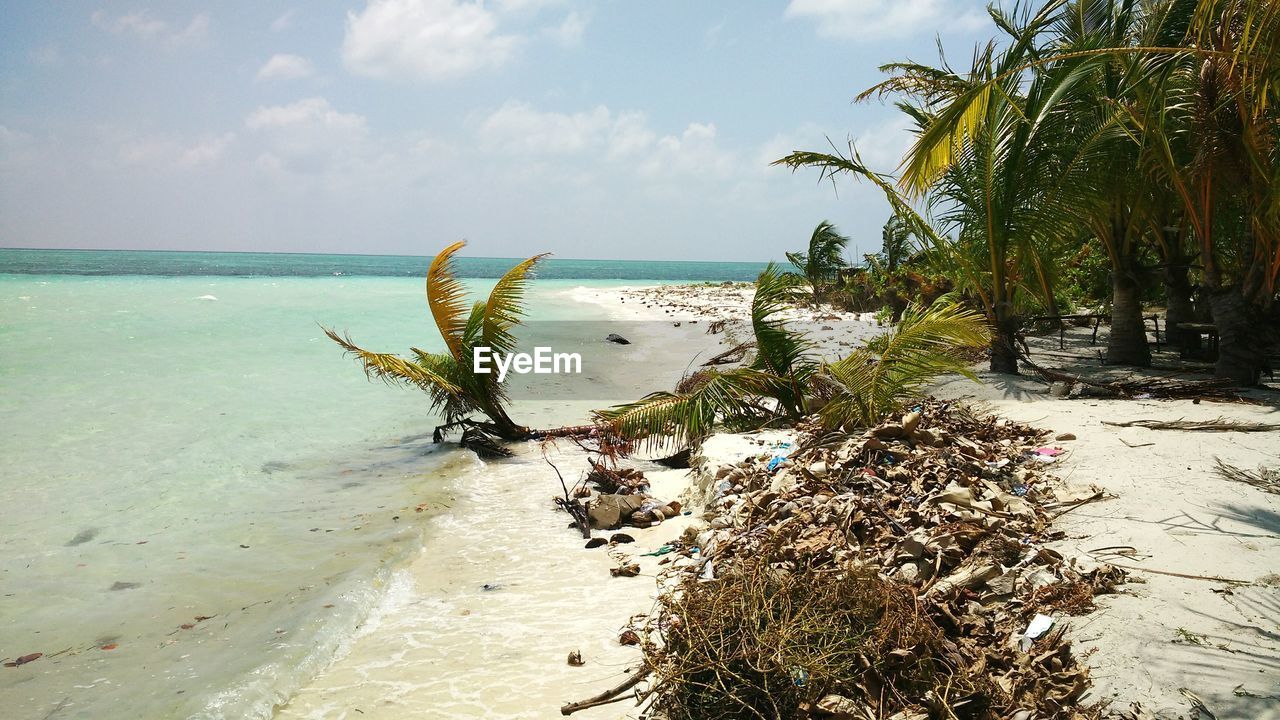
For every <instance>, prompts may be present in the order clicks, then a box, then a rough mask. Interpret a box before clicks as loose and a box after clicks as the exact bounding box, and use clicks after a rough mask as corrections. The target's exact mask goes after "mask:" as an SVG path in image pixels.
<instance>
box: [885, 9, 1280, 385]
mask: <svg viewBox="0 0 1280 720" xmlns="http://www.w3.org/2000/svg"><path fill="white" fill-rule="evenodd" d="M1093 5H1096V4H1093V3H1084V2H1077V3H1074V4H1073V3H1068V2H1066V1H1065V0H1053V1H1052V2H1049V3H1048V4H1047V5H1045V6H1044V7H1042V8H1041V9H1040V10H1039V11H1037V12H1036V13H1034V14H1031V13H1027V17H1028V21H1027V22H1016V23H1015V22H1012V21H1013V20H1014V18H1011V17H1009V16H1007V15H1005V14H1003V13H999V12H996V11H993V12H992V16H993V18H994V19H995V20H996V24H997V26H999V27H1001V28H1002V29H1004V30H1005V31H1006V32H1008V33H1009V34H1010V36H1011V38H1012V40H1011V42H1010V44H1009V46H1008V48H1007V49H1006V50H1004V51H1003V52H1002V53H1001V54H1000V61H999V62H996V63H975V72H973V73H970V74H969V75H968V76H963V77H962V76H957V75H955V74H954V73H950V72H948V71H945V70H938V69H934V68H928V67H925V66H917V65H910V64H904V65H893V66H889V69H890V70H891V71H892V72H893V74H894V77H893V78H891V80H889V81H888V82H886V83H884V84H882V85H881V86H878V87H879V88H881V89H889V90H893V91H896V92H902V93H906V94H908V95H914V96H917V97H920V98H923V103H922V107H921V108H920V109H919V112H918V114H920V115H922V116H923V117H924V118H925V122H922V123H921V127H922V129H921V132H920V133H919V134H918V136H917V139H916V143H915V145H914V146H913V147H912V149H911V150H910V152H909V153H908V155H907V157H906V159H905V160H904V163H903V168H902V179H901V183H902V186H903V188H904V189H905V190H907V191H908V193H909V194H912V195H915V196H917V197H919V196H923V195H925V194H926V193H928V192H929V191H930V190H932V189H934V186H935V184H936V183H938V182H940V181H941V179H942V178H944V177H945V176H946V175H947V174H949V173H951V172H953V171H954V169H955V168H956V167H957V166H958V165H959V164H960V163H961V159H962V158H963V157H964V155H965V154H966V153H971V152H973V151H974V148H975V147H979V146H980V145H981V142H982V137H983V136H984V135H985V136H987V137H990V138H999V137H1001V132H1002V129H1001V127H1000V125H1001V123H1005V122H1008V120H1009V117H1008V115H1009V114H1008V113H1004V112H999V108H1000V107H1001V106H1004V105H1012V106H1013V107H1014V108H1015V109H1016V110H1018V111H1019V112H1017V113H1014V114H1017V115H1022V116H1023V117H1024V118H1025V119H1026V120H1027V121H1028V122H1027V126H1028V127H1027V128H1026V131H1027V132H1034V134H1040V132H1039V130H1040V129H1042V128H1044V129H1047V127H1048V126H1054V125H1056V126H1057V127H1059V128H1062V127H1070V125H1071V124H1070V123H1062V122H1052V118H1053V117H1054V115H1053V114H1050V115H1045V114H1043V113H1040V112H1037V111H1036V109H1035V108H1034V107H1032V106H1030V105H1028V107H1027V108H1023V104H1024V103H1023V101H1022V100H1021V99H1020V98H1019V95H1020V93H1019V92H1018V91H1019V90H1020V89H1021V87H1022V85H1023V84H1024V83H1027V84H1028V85H1029V87H1028V89H1027V92H1026V100H1027V101H1030V100H1032V99H1033V97H1034V96H1035V94H1036V91H1035V86H1036V84H1037V83H1041V84H1046V87H1050V86H1056V88H1057V89H1056V90H1055V92H1054V93H1050V94H1049V95H1045V96H1044V97H1045V98H1047V99H1049V100H1050V101H1051V102H1048V103H1042V105H1043V109H1051V108H1052V107H1054V106H1057V105H1059V104H1060V101H1061V100H1064V99H1068V98H1069V97H1070V93H1071V90H1072V87H1073V86H1085V85H1087V78H1088V77H1089V76H1090V75H1092V74H1093V73H1094V71H1095V70H1096V69H1097V67H1098V60H1099V59H1102V60H1103V62H1104V63H1105V62H1111V61H1114V60H1115V59H1117V58H1121V57H1137V58H1145V59H1158V60H1159V61H1160V62H1161V63H1163V64H1166V65H1168V66H1169V67H1172V68H1173V71H1171V72H1165V71H1161V73H1160V74H1159V76H1158V77H1159V79H1160V84H1159V86H1158V88H1157V90H1158V92H1157V93H1155V95H1154V97H1155V99H1156V102H1153V103H1151V104H1149V105H1148V106H1146V107H1142V108H1139V109H1138V110H1139V111H1136V112H1130V113H1128V114H1129V115H1130V117H1131V118H1132V119H1134V120H1135V121H1136V122H1135V123H1134V126H1135V127H1136V128H1137V129H1138V131H1139V132H1140V133H1141V135H1142V139H1141V143H1142V145H1143V147H1144V149H1145V150H1146V151H1147V152H1149V153H1150V156H1151V157H1155V158H1157V159H1158V160H1159V165H1160V166H1161V167H1160V170H1159V172H1160V173H1161V174H1162V175H1163V179H1164V181H1165V182H1167V185H1168V187H1170V188H1172V191H1173V192H1174V193H1175V194H1176V196H1177V197H1178V199H1179V200H1180V202H1181V205H1182V208H1181V209H1182V212H1181V216H1182V219H1183V221H1184V222H1185V224H1186V226H1187V227H1188V228H1190V230H1191V234H1192V235H1193V236H1194V237H1195V238H1196V240H1197V241H1198V243H1199V256H1200V264H1201V266H1202V268H1203V270H1202V272H1201V276H1202V284H1203V286H1204V288H1205V290H1206V294H1207V296H1208V299H1209V304H1210V307H1211V311H1212V314H1213V318H1214V322H1215V324H1216V325H1217V328H1218V332H1219V335H1220V338H1221V352H1220V355H1219V358H1218V364H1217V367H1216V368H1215V373H1216V374H1217V375H1218V376H1219V377H1223V378H1228V379H1232V380H1234V381H1236V382H1239V383H1243V384H1250V383H1254V382H1256V381H1257V379H1258V374H1259V370H1260V368H1261V366H1262V362H1263V359H1264V349H1263V344H1264V342H1265V341H1267V340H1270V339H1271V338H1272V336H1274V335H1275V333H1276V331H1277V330H1276V327H1275V324H1276V321H1275V319H1274V317H1272V318H1271V319H1270V320H1268V316H1269V314H1270V315H1274V308H1275V300H1276V291H1277V281H1278V279H1280V190H1278V189H1277V185H1278V184H1280V183H1278V181H1280V142H1277V138H1278V137H1280V122H1278V120H1277V105H1278V103H1280V97H1278V96H1280V4H1278V3H1276V2H1274V0H1163V1H1157V2H1150V3H1145V4H1144V5H1143V7H1142V13H1143V22H1145V23H1146V24H1147V25H1149V26H1153V27H1156V28H1157V29H1158V30H1159V32H1156V33H1154V34H1144V35H1140V36H1139V38H1138V39H1137V40H1135V41H1134V42H1133V43H1132V44H1127V45H1124V46H1115V45H1117V44H1108V45H1102V46H1097V47H1080V48H1066V49H1064V48H1061V47H1058V46H1055V45H1054V44H1053V42H1048V43H1046V42H1044V40H1045V39H1048V40H1050V41H1053V40H1056V38H1054V37H1053V36H1052V34H1047V33H1046V31H1047V30H1048V29H1049V27H1048V23H1050V22H1053V21H1055V20H1054V19H1055V18H1061V17H1062V14H1063V13H1064V12H1068V13H1069V12H1073V11H1075V12H1081V11H1086V12H1087V11H1088V10H1089V7H1090V6H1093ZM1180 27H1182V28H1186V31H1185V33H1181V34H1179V33H1177V32H1174V31H1175V30H1176V29H1178V28H1180ZM989 47H990V46H988V48H989ZM979 55H980V56H981V55H990V51H989V50H988V51H987V52H980V53H979ZM1055 78H1056V80H1055ZM873 90H874V89H873ZM1058 91H1061V94H1055V93H1057V92H1058ZM993 108H995V109H996V111H994V112H993ZM1027 110H1031V112H1027ZM1125 110H1128V109H1127V108H1125ZM1062 116H1063V115H1058V117H1062ZM1077 130H1078V129H1077ZM1076 134H1077V136H1079V133H1078V132H1077V133H1076ZM1084 136H1085V137H1088V136H1089V133H1085V134H1084ZM1009 139H1011V140H1014V141H1015V143H1016V144H1015V146H999V145H997V146H999V147H1010V149H1011V150H1012V151H1013V153H1014V154H1015V155H1016V154H1020V153H1022V152H1023V147H1027V148H1028V149H1029V146H1021V143H1017V142H1016V137H1010V138H1009ZM1035 142H1036V143H1037V144H1040V143H1041V139H1040V138H1037V139H1036V140H1035ZM979 150H980V147H979ZM1084 157H1090V158H1092V159H1090V160H1089V161H1088V162H1081V163H1075V162H1068V163H1067V164H1066V165H1064V166H1059V167H1066V168H1078V169H1080V170H1082V171H1088V170H1089V169H1094V170H1096V169H1097V168H1098V167H1099V164H1100V163H1099V161H1098V157H1097V155H1096V153H1088V154H1087V155H1085V156H1084ZM1101 165H1102V166H1103V167H1105V163H1102V164H1101ZM1052 169H1053V165H1052V164H1048V163H1027V164H1025V165H1024V167H1023V170H1025V171H1026V172H1027V173H1029V176H1028V177H1035V176H1036V174H1038V173H1043V172H1045V171H1052ZM1095 177H1096V175H1095ZM1084 187H1089V186H1087V185H1085V186H1084ZM1093 196H1094V199H1095V200H1096V199H1098V198H1099V197H1106V195H1105V193H1103V192H1098V191H1097V190H1096V189H1095V190H1094V192H1093ZM1081 199H1082V200H1083V199H1084V198H1083V197H1082V198H1081ZM993 207H994V205H993ZM987 219H988V220H992V221H995V220H997V219H998V218H996V217H994V216H993V217H989V218H987ZM1064 221H1065V222H1066V223H1067V225H1065V226H1062V227H1066V226H1069V225H1070V219H1066V218H1064ZM1127 224H1128V223H1127V222H1126V225H1127ZM993 227H994V223H993ZM994 229H995V230H996V231H997V232H992V233H989V234H990V236H991V238H993V239H994V242H990V243H989V249H990V250H991V253H990V254H991V257H992V272H991V275H992V277H993V278H996V277H997V276H998V275H999V271H998V270H997V265H998V264H999V263H998V260H999V258H1000V256H1002V255H1003V254H1004V253H1002V247H1005V246H1006V243H1005V242H1004V241H1003V240H1000V239H999V238H998V235H999V232H998V231H999V230H1000V229H999V228H994ZM1000 285H1001V283H998V282H995V283H992V288H991V289H992V293H991V295H992V300H993V301H995V304H996V306H997V307H999V304H1000V302H999V301H1000V300H1001V299H1002V298H998V297H997V296H999V295H1001V293H999V292H998V288H999V286H1000ZM1004 294H1005V295H1006V296H1007V295H1008V293H1004ZM997 330H998V336H1000V335H1003V331H1002V330H1001V329H1000V328H999V327H998V328H997ZM1000 344H1003V343H1002V342H1001V341H997V343H996V345H1000ZM994 349H996V348H994V347H993V350H994ZM993 366H994V363H993Z"/></svg>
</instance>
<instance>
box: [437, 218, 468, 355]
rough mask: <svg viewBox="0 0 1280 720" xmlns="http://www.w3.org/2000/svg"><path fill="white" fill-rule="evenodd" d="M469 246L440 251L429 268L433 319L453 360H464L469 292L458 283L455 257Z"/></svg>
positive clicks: (464, 243) (462, 241) (461, 245)
mask: <svg viewBox="0 0 1280 720" xmlns="http://www.w3.org/2000/svg"><path fill="white" fill-rule="evenodd" d="M466 244H467V241H466V240H459V241H458V242H456V243H454V244H452V245H450V246H449V247H447V248H445V249H444V250H441V251H440V252H439V254H437V255H436V256H435V257H434V258H432V260H431V266H430V267H429V268H428V269H427V305H429V306H430V307H431V316H432V317H433V318H435V321H436V327H437V328H438V329H439V330H440V337H442V338H444V343H445V345H446V346H448V348H449V353H450V354H452V355H453V357H454V359H456V360H458V361H462V360H463V359H464V358H463V357H462V355H463V352H462V332H463V330H464V328H465V327H466V322H467V318H466V312H467V302H466V297H465V296H466V289H465V288H463V286H462V282H461V281H460V280H458V276H457V272H456V271H455V268H454V263H453V255H454V253H456V252H458V251H459V250H461V249H462V247H463V246H464V245H466Z"/></svg>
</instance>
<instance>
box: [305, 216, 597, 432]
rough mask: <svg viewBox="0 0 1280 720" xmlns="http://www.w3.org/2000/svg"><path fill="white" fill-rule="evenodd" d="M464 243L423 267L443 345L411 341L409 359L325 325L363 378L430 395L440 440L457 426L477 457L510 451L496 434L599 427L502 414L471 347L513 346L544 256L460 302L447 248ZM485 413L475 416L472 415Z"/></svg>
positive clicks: (495, 385) (494, 379)
mask: <svg viewBox="0 0 1280 720" xmlns="http://www.w3.org/2000/svg"><path fill="white" fill-rule="evenodd" d="M464 245H466V242H465V241H460V242H456V243H454V244H452V245H450V246H448V247H446V248H445V249H444V250H441V251H440V253H439V254H437V255H436V256H435V258H433V259H432V261H431V265H430V267H429V268H428V269H427V280H426V293H427V305H428V306H429V307H430V309H431V316H432V319H433V320H434V321H435V324H436V330H437V331H438V332H439V333H440V337H441V339H442V340H443V341H444V345H445V352H428V351H426V350H421V349H418V348H416V347H414V348H410V352H411V353H412V355H413V357H412V359H409V358H403V357H400V356H399V355H394V354H391V353H379V352H373V351H370V350H366V349H364V348H362V347H360V346H359V345H356V344H355V342H354V341H353V340H352V339H351V337H350V336H348V335H345V334H342V335H340V334H338V333H337V332H336V331H334V330H331V329H329V328H324V332H325V334H326V335H328V336H329V338H330V339H332V340H333V341H334V342H336V343H337V344H338V345H340V346H341V347H342V348H343V349H344V350H346V351H347V352H348V353H350V354H351V355H353V356H354V357H355V358H356V359H357V360H359V361H360V364H361V365H362V366H363V367H364V372H365V375H367V376H368V377H369V378H370V379H378V380H383V381H385V382H388V383H400V384H404V385H409V386H412V387H417V388H419V389H421V390H423V391H425V392H426V393H427V394H428V395H429V396H430V407H431V409H432V410H435V411H438V412H439V413H440V414H441V415H442V416H443V419H444V423H443V424H441V425H440V426H438V427H437V428H436V429H435V440H436V442H440V441H441V440H442V439H443V437H444V435H445V434H446V433H448V432H449V431H451V430H455V429H458V428H461V429H462V431H463V432H462V441H461V442H462V445H463V446H464V447H467V448H470V449H472V450H474V451H475V452H476V453H477V454H479V455H481V456H482V457H500V456H505V455H509V454H510V451H509V450H507V449H506V448H505V447H504V446H503V445H502V442H501V441H515V440H531V439H546V438H555V437H569V436H575V435H590V434H593V433H595V434H598V433H599V428H597V427H596V426H593V425H588V426H579V427H571V428H556V429H551V430H536V429H532V428H528V427H525V426H524V425H521V424H519V423H517V422H516V421H515V420H513V419H512V418H511V416H510V415H508V413H507V402H508V398H507V394H506V391H505V390H504V389H503V387H502V384H501V382H500V381H499V380H498V377H499V376H498V375H497V374H495V373H491V372H476V370H475V362H474V353H475V351H476V349H477V348H487V349H488V351H489V352H491V353H497V354H501V355H509V354H511V353H512V352H514V351H515V349H516V338H515V336H514V335H513V334H512V332H513V330H514V328H515V327H516V326H517V325H519V324H520V320H521V318H523V317H524V314H525V311H524V306H523V300H524V292H525V290H526V288H527V287H528V283H529V281H530V280H531V279H532V277H533V271H534V267H535V266H536V265H537V264H538V263H539V262H540V261H541V260H542V259H543V258H545V257H546V256H547V254H546V253H543V254H541V255H535V256H533V257H531V258H529V259H527V260H524V261H523V262H520V263H519V264H517V265H516V266H515V267H513V268H511V269H510V270H508V271H507V272H506V274H504V275H503V276H502V277H501V278H500V279H499V280H498V282H497V283H496V284H494V286H493V290H491V291H490V292H489V296H488V299H486V300H484V301H482V302H476V303H473V304H471V305H468V304H467V300H466V290H465V288H464V287H463V286H462V281H461V280H459V279H458V274H457V272H456V269H455V267H454V264H453V258H454V255H455V254H456V253H457V252H458V251H459V250H461V249H462V247H463V246H464ZM476 414H479V415H483V416H484V418H485V419H484V420H474V419H472V416H473V415H476Z"/></svg>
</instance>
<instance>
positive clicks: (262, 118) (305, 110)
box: [245, 97, 365, 132]
mask: <svg viewBox="0 0 1280 720" xmlns="http://www.w3.org/2000/svg"><path fill="white" fill-rule="evenodd" d="M245 126H247V127H248V128H249V129H250V130H261V129H270V128H288V127H299V126H315V127H323V128H327V129H337V130H357V131H360V132H363V131H364V129H365V118H364V116H363V115H357V114H355V113H343V112H338V111H337V110H335V109H334V108H333V106H332V105H330V104H329V101H328V100H325V99H324V98H321V97H313V98H307V99H305V100H299V101H297V102H295V103H291V104H289V105H271V106H263V107H260V108H258V109H257V110H254V111H253V112H252V113H250V114H249V117H248V118H247V119H246V120H245Z"/></svg>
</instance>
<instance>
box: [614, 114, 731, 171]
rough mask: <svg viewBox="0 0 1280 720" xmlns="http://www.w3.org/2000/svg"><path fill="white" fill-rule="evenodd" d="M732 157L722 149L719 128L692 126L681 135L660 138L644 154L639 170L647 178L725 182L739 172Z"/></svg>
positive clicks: (694, 124)
mask: <svg viewBox="0 0 1280 720" xmlns="http://www.w3.org/2000/svg"><path fill="white" fill-rule="evenodd" d="M735 165H736V160H735V157H734V155H733V154H732V153H730V152H728V151H726V150H724V149H723V148H721V147H720V145H719V143H718V142H717V140H716V126H715V125H714V124H711V123H705V124H704V123H689V126H688V127H686V128H685V129H684V132H682V133H680V135H667V136H665V137H662V138H659V139H658V141H657V143H656V144H655V145H654V146H653V148H652V149H651V150H648V151H646V152H644V153H643V155H642V157H641V159H640V163H639V166H638V169H639V171H640V173H641V174H642V175H645V176H646V177H650V178H654V177H667V176H675V175H679V176H684V177H690V178H714V179H724V178H727V177H729V176H731V175H732V174H733V173H734V171H735Z"/></svg>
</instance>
